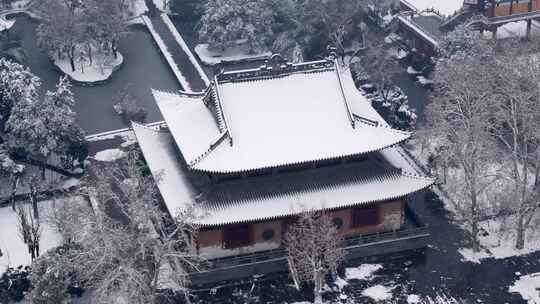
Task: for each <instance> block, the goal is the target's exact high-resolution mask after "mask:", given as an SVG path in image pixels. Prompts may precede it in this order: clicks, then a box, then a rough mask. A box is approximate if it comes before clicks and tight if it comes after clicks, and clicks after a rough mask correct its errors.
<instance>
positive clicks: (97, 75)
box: [54, 53, 124, 83]
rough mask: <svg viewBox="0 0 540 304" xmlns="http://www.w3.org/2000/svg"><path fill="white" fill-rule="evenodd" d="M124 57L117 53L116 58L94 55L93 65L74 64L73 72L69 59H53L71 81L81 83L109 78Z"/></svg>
mask: <svg viewBox="0 0 540 304" xmlns="http://www.w3.org/2000/svg"><path fill="white" fill-rule="evenodd" d="M123 61H124V57H123V56H122V54H120V53H118V55H117V58H114V56H112V55H105V54H99V53H96V54H94V58H93V64H92V65H90V63H89V62H88V61H85V62H81V61H77V62H75V71H73V70H72V68H71V64H70V62H69V59H67V58H65V59H55V60H54V64H55V65H56V66H57V67H58V68H59V69H60V70H61V71H62V72H63V73H64V74H66V75H69V76H70V77H71V78H72V79H73V80H75V81H77V82H83V83H92V82H99V81H103V80H106V79H108V78H109V77H111V75H112V73H113V72H114V71H115V70H116V69H117V68H118V66H120V65H121V64H122V62H123Z"/></svg>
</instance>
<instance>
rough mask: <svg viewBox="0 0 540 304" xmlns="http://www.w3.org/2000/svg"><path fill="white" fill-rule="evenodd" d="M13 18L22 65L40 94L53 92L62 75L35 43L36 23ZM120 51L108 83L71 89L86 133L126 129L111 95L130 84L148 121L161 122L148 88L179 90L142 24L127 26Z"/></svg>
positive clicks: (28, 19) (21, 17) (24, 18)
mask: <svg viewBox="0 0 540 304" xmlns="http://www.w3.org/2000/svg"><path fill="white" fill-rule="evenodd" d="M16 19H17V21H16V23H15V25H14V26H13V28H12V29H11V30H10V35H11V38H12V39H14V40H20V42H21V44H22V48H23V50H24V52H25V60H24V62H22V63H23V64H24V65H26V66H28V67H29V68H30V69H31V71H32V72H33V73H34V74H35V75H37V76H38V77H39V78H41V81H42V83H43V84H42V89H43V92H45V90H51V89H54V86H55V85H56V83H57V81H58V78H59V77H60V76H61V73H60V72H58V71H56V70H55V68H54V66H53V64H52V63H51V61H50V60H49V58H48V57H47V55H46V54H45V53H44V52H43V51H41V50H40V48H39V47H38V46H37V44H36V28H37V26H38V23H37V21H35V20H33V19H31V18H30V17H28V16H25V15H17V16H16ZM120 52H121V53H122V54H123V55H124V65H123V66H122V68H121V69H120V70H119V71H117V72H115V73H114V74H113V75H112V78H111V79H110V81H108V82H107V83H106V84H103V85H99V86H95V87H81V86H73V88H72V89H73V92H74V93H75V98H76V104H75V106H74V111H75V112H76V113H77V115H78V119H79V123H80V125H81V127H82V128H83V129H84V130H85V131H86V132H87V133H88V134H91V133H97V132H104V131H109V130H113V129H119V128H124V127H126V126H127V125H126V123H125V122H123V121H122V119H121V118H120V117H119V116H118V115H117V114H116V113H115V112H114V110H113V107H112V105H113V103H114V101H113V100H114V96H116V95H117V94H118V93H119V92H120V91H121V90H122V89H123V88H125V87H126V85H128V84H130V83H131V84H133V86H132V88H131V90H132V92H131V93H132V94H133V96H135V97H136V98H137V101H138V103H139V104H140V105H141V106H143V107H145V108H146V110H147V112H148V116H147V122H152V121H157V120H160V119H161V114H160V113H159V110H158V108H157V106H156V104H155V101H154V99H153V98H152V95H151V89H152V88H154V89H160V90H165V91H174V90H178V89H180V87H179V85H178V83H177V81H176V80H175V78H174V76H173V74H172V72H171V70H170V69H169V67H168V65H167V63H166V62H165V60H164V59H163V57H162V56H161V54H160V52H159V49H158V48H157V47H156V46H155V45H154V42H153V40H152V37H151V35H150V33H149V32H148V31H147V30H146V28H144V27H143V26H142V25H134V26H130V30H129V32H128V34H126V36H125V37H123V38H122V40H121V41H120Z"/></svg>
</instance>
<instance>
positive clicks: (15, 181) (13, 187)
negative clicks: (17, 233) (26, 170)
mask: <svg viewBox="0 0 540 304" xmlns="http://www.w3.org/2000/svg"><path fill="white" fill-rule="evenodd" d="M18 185H19V177H18V176H17V177H15V178H14V179H13V183H12V184H11V196H10V197H9V199H10V200H11V209H13V211H15V196H16V195H17V186H18Z"/></svg>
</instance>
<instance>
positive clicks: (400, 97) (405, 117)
mask: <svg viewBox="0 0 540 304" xmlns="http://www.w3.org/2000/svg"><path fill="white" fill-rule="evenodd" d="M367 96H368V98H369V99H370V100H371V102H372V105H373V107H374V108H375V110H377V112H379V114H381V116H383V117H384V119H386V121H387V122H388V123H389V124H390V125H391V126H392V127H394V128H398V129H402V130H410V129H413V128H414V126H415V125H416V120H417V119H418V115H416V111H415V110H414V109H413V108H411V107H410V106H409V99H408V97H407V95H405V93H403V91H402V90H401V89H400V88H399V87H397V86H395V87H394V88H392V89H391V90H390V92H389V94H388V95H387V96H383V94H382V93H381V92H380V90H379V91H375V92H374V93H372V94H368V95H367Z"/></svg>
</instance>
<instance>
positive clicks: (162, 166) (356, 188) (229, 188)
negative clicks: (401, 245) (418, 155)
mask: <svg viewBox="0 0 540 304" xmlns="http://www.w3.org/2000/svg"><path fill="white" fill-rule="evenodd" d="M132 128H133V131H134V132H135V134H136V137H137V140H138V142H139V146H140V148H141V150H142V152H143V155H144V157H145V160H146V162H147V164H148V166H149V168H150V170H151V172H152V174H153V175H154V177H155V179H156V183H157V186H158V188H159V190H160V193H161V195H162V197H163V200H164V202H165V205H166V206H167V209H168V210H169V212H170V213H171V215H172V216H175V215H177V214H178V213H180V212H182V210H185V209H186V208H187V207H188V206H194V207H195V210H196V211H198V214H199V215H200V216H201V217H200V218H199V219H196V220H195V222H196V224H199V225H201V226H206V227H209V226H220V225H226V224H233V223H243V222H252V221H259V220H268V219H273V218H279V217H284V216H288V215H291V214H295V213H299V212H301V211H302V210H301V208H308V209H315V210H320V209H340V208H346V207H351V206H357V205H362V204H368V203H373V202H381V201H386V200H392V199H398V198H401V197H404V196H406V195H409V194H411V193H414V192H416V191H419V190H422V189H424V188H426V187H429V186H430V185H431V184H432V183H433V180H432V179H430V178H426V177H422V176H419V175H416V173H407V172H406V171H405V169H407V168H404V166H401V165H400V166H398V168H396V167H394V166H393V162H387V160H386V159H387V157H386V156H383V157H382V158H381V160H379V161H377V160H375V159H376V157H375V158H374V159H373V160H371V161H360V162H354V163H349V164H343V165H336V166H327V167H321V168H316V169H307V170H301V171H293V172H281V173H280V174H277V175H272V174H269V175H263V176H257V177H250V178H248V179H236V180H231V181H222V182H219V183H211V182H210V181H209V180H207V179H206V180H204V178H206V175H204V174H201V173H197V172H194V171H191V170H188V168H187V167H186V166H185V165H184V163H183V161H182V159H181V158H180V157H179V156H178V154H177V151H176V148H175V145H174V140H173V137H172V135H171V133H169V132H167V131H157V130H154V129H151V128H148V127H145V126H142V125H138V124H135V123H134V124H133V126H132ZM389 149H394V148H389ZM396 157H397V158H399V157H400V156H399V154H396V155H395V156H393V157H392V158H396ZM382 159H385V160H382ZM199 198H200V199H199ZM196 201H197V202H196Z"/></svg>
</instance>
